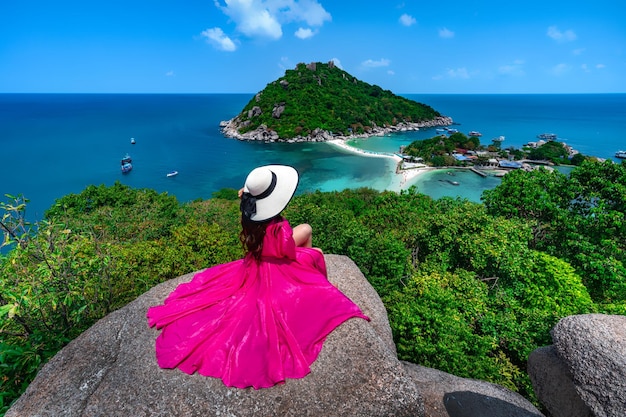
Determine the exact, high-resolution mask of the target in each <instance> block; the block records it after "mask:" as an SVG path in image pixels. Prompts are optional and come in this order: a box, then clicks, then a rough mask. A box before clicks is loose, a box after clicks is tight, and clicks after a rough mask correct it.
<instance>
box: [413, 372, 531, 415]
mask: <svg viewBox="0 0 626 417" xmlns="http://www.w3.org/2000/svg"><path fill="white" fill-rule="evenodd" d="M403 365H404V367H405V368H406V369H407V371H408V372H409V374H410V375H411V376H412V377H413V380H414V381H415V383H416V384H417V385H418V387H419V390H420V392H421V394H422V397H423V398H424V411H425V414H426V416H428V417H541V416H543V414H541V412H540V411H539V410H537V408H536V407H535V406H534V405H532V404H531V403H530V402H529V401H528V400H527V399H525V398H524V397H522V396H521V395H519V394H517V393H515V392H512V391H510V390H508V389H506V388H504V387H501V386H499V385H495V384H491V383H489V382H485V381H479V380H475V379H468V378H460V377H458V376H454V375H450V374H448V373H445V372H442V371H438V370H436V369H432V368H426V367H424V366H419V365H415V364H413V363H409V362H403Z"/></svg>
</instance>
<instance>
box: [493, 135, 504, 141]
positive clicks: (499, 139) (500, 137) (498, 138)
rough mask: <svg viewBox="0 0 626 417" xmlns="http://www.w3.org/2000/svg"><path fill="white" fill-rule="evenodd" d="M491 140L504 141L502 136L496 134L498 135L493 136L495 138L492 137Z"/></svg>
mask: <svg viewBox="0 0 626 417" xmlns="http://www.w3.org/2000/svg"><path fill="white" fill-rule="evenodd" d="M491 140H492V141H494V142H504V136H498V137H495V138H493V139H491Z"/></svg>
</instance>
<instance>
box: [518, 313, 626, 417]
mask: <svg viewBox="0 0 626 417" xmlns="http://www.w3.org/2000/svg"><path fill="white" fill-rule="evenodd" d="M552 341H553V342H554V344H553V345H552V346H548V347H545V348H540V349H537V350H536V351H534V352H533V353H532V354H531V355H530V357H529V360H528V372H529V375H530V378H531V381H532V384H533V388H534V390H535V393H536V394H537V397H538V398H539V400H540V401H541V402H542V403H543V404H544V405H545V407H546V409H548V410H549V411H550V413H551V414H552V415H553V416H554V417H561V416H563V417H564V416H567V417H586V416H596V417H604V416H606V417H609V416H626V317H625V316H615V315H603V314H584V315H577V316H569V317H565V318H564V319H561V320H560V321H559V322H558V323H557V324H556V326H555V327H554V328H553V329H552Z"/></svg>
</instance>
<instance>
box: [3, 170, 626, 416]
mask: <svg viewBox="0 0 626 417" xmlns="http://www.w3.org/2000/svg"><path fill="white" fill-rule="evenodd" d="M483 202H484V204H477V203H472V202H469V201H467V200H462V199H452V198H442V199H439V200H433V199H431V198H430V197H428V196H425V195H423V194H419V193H418V190H416V189H409V190H408V191H403V192H401V193H394V192H377V191H374V190H371V189H359V190H344V191H342V192H324V193H322V192H315V193H310V194H302V195H298V196H296V197H294V199H293V200H292V202H291V203H290V204H289V206H288V207H287V209H286V211H285V215H286V217H287V218H288V219H289V221H290V222H291V223H292V224H294V225H295V224H299V223H309V224H311V226H312V227H313V230H314V244H315V245H316V246H318V247H320V248H322V249H323V250H324V252H326V253H332V254H339V255H347V256H348V257H350V258H351V259H352V260H353V261H354V262H355V263H356V264H357V265H358V267H359V269H360V270H361V271H362V272H363V275H364V276H365V277H366V278H367V279H368V281H369V282H370V283H371V284H372V286H373V287H374V288H375V289H376V291H377V292H378V294H379V295H380V296H381V298H382V300H383V302H384V303H385V307H386V309H387V312H388V316H389V322H390V325H391V328H392V330H393V337H394V341H395V343H396V346H397V350H398V355H399V358H400V359H402V360H406V361H409V362H413V363H416V364H420V365H423V366H427V367H431V368H436V369H440V370H442V371H445V372H448V373H451V374H454V375H458V376H461V377H467V378H474V379H481V380H485V381H490V382H494V383H497V384H500V385H502V386H505V387H507V388H510V389H512V390H515V391H517V392H519V393H521V394H522V395H524V396H525V397H527V398H529V399H531V400H533V399H534V397H533V391H532V387H531V384H530V380H529V378H528V375H527V373H526V362H527V359H528V355H529V354H530V352H532V351H533V350H534V349H536V348H538V347H540V346H545V345H548V344H551V338H550V330H551V328H552V327H553V326H554V325H555V324H556V323H557V322H558V320H559V319H561V318H563V317H566V316H569V315H574V314H581V313H590V312H601V313H610V314H622V315H626V162H622V163H621V164H614V163H612V162H611V161H605V162H602V163H600V162H596V161H592V160H586V161H583V162H582V164H581V165H580V166H579V167H576V168H574V170H573V171H572V172H571V174H570V175H569V176H566V175H563V174H561V173H559V172H558V171H552V172H550V171H548V170H546V169H543V168H541V169H538V170H533V171H531V172H525V171H523V170H516V171H513V172H510V173H508V174H507V175H505V176H504V177H503V179H502V184H501V185H499V186H498V187H496V188H495V189H493V190H489V191H485V193H484V194H483ZM27 205H28V204H27V201H25V200H24V199H23V198H20V197H19V196H16V197H10V196H9V197H8V198H7V199H6V201H4V202H2V201H0V230H1V231H2V233H3V237H4V240H3V241H2V243H0V247H2V246H5V249H10V250H9V251H4V252H0V415H2V414H3V413H4V412H5V411H6V409H7V408H8V406H9V404H10V403H11V402H12V401H13V400H15V399H16V398H17V397H18V396H19V395H20V394H21V393H22V392H23V391H24V390H25V389H26V387H27V386H28V384H29V383H30V381H31V380H32V379H33V378H34V377H35V375H36V373H37V371H38V370H39V369H40V368H41V366H42V365H43V364H44V363H45V362H46V361H47V360H48V359H49V358H51V357H52V356H53V355H54V354H55V353H56V352H57V351H58V350H59V349H61V348H62V347H63V346H64V345H65V344H67V343H68V342H69V341H70V340H72V339H73V338H75V337H76V336H78V335H79V334H80V333H81V332H83V331H84V330H86V329H87V328H89V327H90V326H91V325H92V324H93V323H95V322H96V321H97V320H98V319H100V318H102V317H103V316H105V315H106V314H108V313H109V312H111V311H113V310H115V309H118V308H120V307H122V306H124V305H125V304H127V303H128V302H130V301H132V300H134V299H135V298H137V296H139V295H140V294H143V293H144V292H146V291H147V290H148V289H150V288H152V287H153V286H154V285H156V284H158V283H160V282H163V281H166V280H169V279H172V278H175V277H178V276H181V275H184V274H187V273H190V272H193V271H198V270H200V269H203V268H206V267H209V266H212V265H215V264H219V263H224V262H228V261H232V260H234V259H238V258H240V257H242V256H243V254H244V252H243V248H242V247H241V243H240V242H239V240H238V233H239V230H240V224H239V218H240V212H239V200H238V197H237V190H234V189H226V190H221V191H220V192H218V193H216V194H215V195H214V196H213V198H211V199H209V200H206V201H195V202H191V203H185V204H180V203H179V202H178V201H177V200H176V198H175V197H174V196H171V195H168V194H167V193H161V194H159V193H157V192H156V191H154V190H150V189H132V188H130V187H128V186H124V185H122V184H121V183H119V182H118V183H116V184H114V185H113V186H110V187H109V186H104V185H100V186H95V185H91V186H88V187H87V188H86V189H85V190H84V191H82V192H81V193H80V194H70V195H67V196H65V197H63V198H61V199H59V200H57V201H56V202H55V204H54V205H53V206H52V207H51V208H50V209H49V210H48V211H47V212H46V215H45V218H46V220H45V221H43V222H41V223H39V224H38V225H37V227H30V226H29V225H28V223H26V221H25V216H24V213H25V210H26V207H27ZM146 325H147V324H146Z"/></svg>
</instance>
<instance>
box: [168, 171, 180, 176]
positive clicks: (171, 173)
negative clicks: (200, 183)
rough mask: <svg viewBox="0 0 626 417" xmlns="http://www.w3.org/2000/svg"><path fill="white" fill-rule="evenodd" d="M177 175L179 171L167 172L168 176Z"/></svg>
mask: <svg viewBox="0 0 626 417" xmlns="http://www.w3.org/2000/svg"><path fill="white" fill-rule="evenodd" d="M176 175H178V171H170V172H168V173H167V176H168V177H175V176H176Z"/></svg>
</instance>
